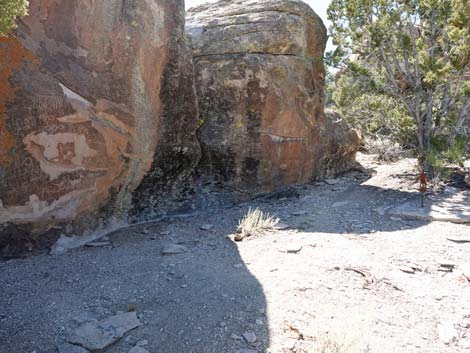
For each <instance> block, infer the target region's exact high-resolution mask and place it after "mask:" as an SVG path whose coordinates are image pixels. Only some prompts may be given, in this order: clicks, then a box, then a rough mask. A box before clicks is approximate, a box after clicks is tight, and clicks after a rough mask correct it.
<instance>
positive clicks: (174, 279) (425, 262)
mask: <svg viewBox="0 0 470 353" xmlns="http://www.w3.org/2000/svg"><path fill="white" fill-rule="evenodd" d="M360 159H361V162H362V163H363V165H364V166H365V167H367V168H370V169H371V170H374V173H373V175H369V176H367V175H364V174H361V173H358V172H352V173H349V174H347V175H345V176H343V177H341V178H338V179H334V180H327V181H326V182H316V183H313V184H311V185H307V186H303V187H299V188H297V189H295V191H294V192H292V193H286V194H282V195H278V196H277V197H271V198H263V199H258V200H256V201H253V202H250V203H248V204H243V205H238V206H233V207H231V208H226V209H220V210H217V211H207V212H204V213H202V214H197V215H194V216H189V215H188V216H187V217H179V218H174V219H167V220H165V221H161V222H156V223H147V224H145V225H135V226H132V227H129V228H126V229H122V230H120V231H117V232H115V233H113V234H111V235H109V236H108V237H109V240H106V239H105V240H106V241H105V242H104V243H102V244H98V245H99V246H96V247H82V248H79V249H75V250H72V251H69V252H67V253H66V254H63V255H60V256H49V255H41V256H37V257H33V258H30V259H23V260H11V261H8V262H3V263H0V283H1V287H0V352H1V353H30V352H33V351H36V352H37V353H53V352H56V347H57V345H58V344H60V343H62V342H63V341H64V340H65V339H66V337H67V334H68V332H69V331H70V330H72V329H73V328H75V327H77V326H78V325H79V324H80V323H83V322H86V321H87V320H90V319H93V318H97V319H101V318H105V317H108V316H111V315H114V314H116V313H118V312H120V311H129V310H131V311H134V310H135V311H137V313H138V315H139V317H140V318H141V321H142V322H143V325H142V326H141V327H139V328H137V329H135V330H133V331H131V332H130V333H129V334H128V335H126V336H125V337H124V338H122V339H121V340H119V341H118V342H117V343H115V344H114V345H112V346H109V347H108V348H106V349H105V350H104V351H103V352H105V353H128V352H129V350H131V349H132V348H133V347H134V346H135V345H136V343H137V342H138V341H142V340H147V341H148V343H147V344H146V345H145V347H144V348H145V349H147V350H148V351H149V352H151V353H160V352H161V353H190V352H193V353H212V352H213V353H221V352H226V353H232V352H233V353H235V352H237V351H240V350H242V351H240V352H242V353H243V352H247V353H248V352H251V351H243V349H250V350H252V352H259V353H263V352H266V353H267V352H272V353H281V352H309V353H313V352H322V353H327V352H337V353H358V352H381V353H431V352H436V353H451V352H452V353H460V352H461V353H463V352H469V351H470V301H469V299H470V282H469V281H468V280H467V279H466V278H465V276H464V275H463V274H462V272H461V268H462V265H463V264H464V263H466V262H470V225H468V224H453V223H447V222H430V221H417V220H404V219H401V218H398V217H396V216H389V215H388V210H390V209H393V208H394V207H396V206H399V205H401V204H403V203H405V202H412V201H413V202H414V201H415V202H416V207H419V196H418V195H417V193H416V191H415V190H416V171H415V170H414V161H413V160H411V159H403V160H400V161H399V162H397V163H393V164H379V163H375V162H374V159H373V157H372V156H366V155H361V156H360ZM461 193H462V195H464V196H468V191H465V192H464V191H461ZM462 199H463V200H466V198H465V197H464V198H462ZM426 202H428V203H431V202H433V199H432V197H431V198H430V199H428V200H427V201H426ZM464 206H465V205H464ZM249 207H259V208H260V209H261V210H263V211H264V212H269V213H270V214H272V215H276V216H277V217H279V218H280V219H281V222H283V223H285V224H287V225H288V226H289V228H288V229H284V230H279V231H275V232H270V233H267V234H264V235H262V236H256V237H250V238H247V239H245V240H244V241H242V242H239V243H236V242H234V241H233V240H232V235H233V233H234V232H235V230H236V228H237V224H238V221H239V219H241V218H242V217H243V215H244V214H245V213H246V212H247V210H248V208H249ZM205 225H212V226H213V227H212V228H211V227H206V226H205ZM201 226H203V227H202V228H204V229H201ZM208 228H210V229H208ZM449 239H450V240H449ZM467 240H468V241H467ZM107 242H109V244H108V243H107ZM168 244H180V245H184V246H185V247H186V249H187V251H186V252H183V253H181V254H175V255H165V256H164V255H162V248H163V247H164V246H165V245H168ZM244 333H254V335H255V336H256V337H255V338H256V341H255V342H253V343H249V342H247V339H245V338H243V337H242V336H243V334H244ZM251 336H252V335H251ZM247 337H249V338H250V340H252V338H253V337H250V335H247ZM335 349H336V350H335Z"/></svg>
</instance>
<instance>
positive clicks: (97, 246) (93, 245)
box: [85, 241, 113, 248]
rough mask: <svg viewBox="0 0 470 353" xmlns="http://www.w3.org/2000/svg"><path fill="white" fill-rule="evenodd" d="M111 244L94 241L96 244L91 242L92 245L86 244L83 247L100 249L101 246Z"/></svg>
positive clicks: (109, 244)
mask: <svg viewBox="0 0 470 353" xmlns="http://www.w3.org/2000/svg"><path fill="white" fill-rule="evenodd" d="M111 245H113V244H111V242H109V241H96V242H93V243H88V244H85V246H88V247H90V248H100V247H103V246H111Z"/></svg>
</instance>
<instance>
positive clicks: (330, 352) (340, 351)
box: [318, 333, 369, 353]
mask: <svg viewBox="0 0 470 353" xmlns="http://www.w3.org/2000/svg"><path fill="white" fill-rule="evenodd" d="M318 345H319V347H318V353H367V352H369V349H368V348H367V347H366V348H364V347H362V345H361V344H360V342H359V340H358V339H354V338H351V337H348V335H347V334H343V335H340V334H336V335H335V334H331V333H327V334H324V335H322V336H320V337H319V338H318Z"/></svg>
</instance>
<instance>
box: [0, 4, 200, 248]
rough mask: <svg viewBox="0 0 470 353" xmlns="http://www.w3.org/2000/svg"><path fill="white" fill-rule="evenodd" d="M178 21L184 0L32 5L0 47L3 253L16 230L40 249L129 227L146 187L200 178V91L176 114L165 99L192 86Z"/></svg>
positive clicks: (188, 96)
mask: <svg viewBox="0 0 470 353" xmlns="http://www.w3.org/2000/svg"><path fill="white" fill-rule="evenodd" d="M183 11H184V4H183V1H182V0H181V1H180V0H178V1H174V0H171V1H170V0H157V1H154V0H144V1H126V2H122V1H117V0H103V1H89V0H86V1H78V0H71V1H57V0H37V1H32V2H31V3H30V14H29V16H27V17H26V18H24V19H23V20H22V21H21V22H20V23H19V27H18V30H17V31H16V32H15V33H14V35H12V36H10V37H6V38H0V224H1V226H0V252H2V251H3V252H4V253H5V252H14V251H15V250H14V248H15V245H14V243H15V240H16V238H15V232H16V233H21V236H19V235H18V239H19V238H22V240H21V241H20V243H21V244H24V239H23V238H25V237H28V234H29V238H30V239H31V244H30V245H29V246H31V247H34V246H35V245H37V244H36V243H37V242H39V240H38V239H39V235H40V234H41V235H43V234H46V233H48V234H54V235H53V236H52V237H57V236H58V234H80V233H82V232H84V231H86V230H87V229H94V228H96V227H98V226H100V225H104V224H106V223H109V221H110V219H111V218H113V217H115V218H116V219H121V220H123V219H126V217H127V215H128V212H129V210H131V209H134V208H136V202H135V199H134V193H135V192H136V189H137V188H138V187H139V186H140V185H141V184H142V182H143V181H144V180H147V181H146V183H147V184H152V183H153V182H154V183H156V184H158V185H160V186H161V187H162V188H163V187H167V188H175V183H172V180H180V179H183V177H184V176H186V175H187V174H188V173H189V172H190V171H191V170H192V169H193V168H194V164H195V162H197V160H198V158H199V153H200V151H199V146H198V143H197V140H196V137H195V130H196V128H197V103H196V99H195V94H194V86H193V85H192V84H187V83H186V84H185V85H184V87H185V88H184V89H182V90H181V92H182V95H183V97H184V101H185V105H184V106H183V107H180V106H179V107H178V108H175V107H174V106H173V104H174V103H175V102H171V101H169V98H171V97H168V93H166V92H165V93H164V92H163V91H162V87H163V86H165V89H173V90H175V89H176V88H173V86H172V85H173V84H176V83H178V84H180V85H181V81H183V80H184V79H186V78H187V77H190V78H191V77H193V69H192V63H191V58H190V55H189V54H188V53H189V52H188V47H187V46H186V44H185V41H184V12H183ZM169 73H172V74H173V79H174V81H172V83H167V81H168V79H165V77H167V76H168V74H169ZM175 82H176V83H175ZM169 126H173V127H175V128H174V129H173V130H172V131H171V132H169V131H168V127H169ZM157 168H160V169H162V170H163V171H164V172H163V174H159V173H154V170H155V169H157ZM167 170H172V171H173V175H172V178H171V180H168V177H167V176H166V175H165V173H166V171H167ZM178 177H179V179H178ZM160 179H165V182H164V183H162V182H160ZM158 191H159V189H158V188H153V189H152V190H150V191H149V192H147V193H146V197H147V199H148V198H150V197H151V194H152V193H158ZM141 195H144V193H142V191H141ZM139 202H142V203H143V202H145V200H144V199H143V198H142V197H139ZM137 213H138V212H135V215H134V217H137V216H138V215H137ZM15 229H16V230H17V231H15ZM19 229H21V232H20V231H19ZM7 244H8V245H7ZM18 246H21V245H18ZM7 248H8V249H7Z"/></svg>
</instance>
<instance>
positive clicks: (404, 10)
mask: <svg viewBox="0 0 470 353" xmlns="http://www.w3.org/2000/svg"><path fill="white" fill-rule="evenodd" d="M328 17H329V20H330V21H331V22H332V26H331V28H330V33H331V35H332V37H333V42H334V44H336V45H337V49H336V50H335V52H334V53H330V59H332V60H333V61H335V63H336V64H346V65H347V64H348V63H351V62H355V63H360V64H362V65H364V66H366V67H367V70H368V71H372V72H374V71H375V73H376V74H377V75H380V76H383V77H385V80H384V81H383V90H384V93H385V94H386V95H389V96H390V97H393V98H394V99H396V100H397V101H398V102H399V103H400V104H401V106H402V107H403V109H404V111H406V112H407V114H409V116H410V117H412V118H413V120H414V123H415V133H416V140H417V149H418V152H419V156H420V159H421V161H423V162H424V161H425V160H426V158H427V157H428V156H429V155H430V154H431V152H432V151H433V149H434V148H435V147H436V146H435V145H436V141H441V142H442V140H443V139H444V138H445V145H446V148H453V146H454V145H455V144H456V139H457V138H460V137H459V134H460V133H461V131H462V127H463V126H464V124H465V122H466V121H469V120H470V4H469V3H468V0H332V2H331V4H330V6H329V9H328Z"/></svg>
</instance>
